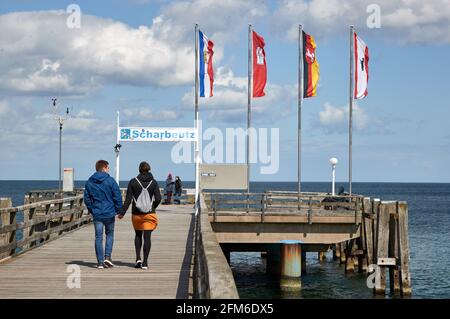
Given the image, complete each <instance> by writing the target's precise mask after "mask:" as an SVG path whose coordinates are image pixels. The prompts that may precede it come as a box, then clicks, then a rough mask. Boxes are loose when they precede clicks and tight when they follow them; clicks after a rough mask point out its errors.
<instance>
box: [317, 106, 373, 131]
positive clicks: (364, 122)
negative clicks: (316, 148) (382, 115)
mask: <svg viewBox="0 0 450 319" xmlns="http://www.w3.org/2000/svg"><path fill="white" fill-rule="evenodd" d="M348 121H349V107H348V105H346V106H342V107H336V106H333V105H331V104H330V103H325V104H324V109H323V110H322V111H320V112H319V119H318V122H319V124H320V126H321V127H322V128H323V129H324V130H325V131H326V132H327V133H346V132H348ZM370 122H371V121H370V119H369V116H368V115H367V113H366V111H365V110H364V109H362V108H360V107H359V106H358V105H357V104H354V105H353V129H354V130H356V131H364V130H366V129H368V128H369V123H370ZM378 124H381V123H378Z"/></svg>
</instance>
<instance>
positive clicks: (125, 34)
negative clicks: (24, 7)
mask: <svg viewBox="0 0 450 319" xmlns="http://www.w3.org/2000/svg"><path fill="white" fill-rule="evenodd" d="M66 17H67V16H66V14H65V12H64V11H42V12H16V13H10V14H5V15H1V16H0V29H1V30H2V37H1V38H0V52H1V59H0V61H1V62H0V72H1V77H0V88H1V89H3V90H5V91H8V92H11V91H12V92H16V93H35V94H40V93H41V94H49V93H59V94H58V95H62V94H82V93H87V92H89V91H90V90H92V89H95V88H98V87H99V86H101V85H103V84H105V83H117V84H131V85H137V86H143V85H154V86H170V85H179V84H185V83H188V82H190V81H191V80H192V76H193V75H192V68H193V48H192V46H179V45H178V43H176V42H173V41H168V38H167V35H168V33H171V32H172V31H173V25H172V24H171V22H167V21H166V20H165V18H164V17H163V16H159V17H156V18H155V19H154V20H153V24H152V26H151V27H146V26H141V27H139V28H136V29H135V28H131V27H129V26H127V25H126V24H124V23H121V22H116V21H112V20H109V19H104V18H99V17H94V16H89V15H83V20H82V26H81V28H80V29H69V28H67V27H66V26H65V19H66Z"/></svg>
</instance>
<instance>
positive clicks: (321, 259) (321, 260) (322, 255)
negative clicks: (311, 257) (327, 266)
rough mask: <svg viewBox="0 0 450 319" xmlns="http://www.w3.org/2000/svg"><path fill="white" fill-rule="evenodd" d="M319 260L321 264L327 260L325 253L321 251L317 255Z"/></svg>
mask: <svg viewBox="0 0 450 319" xmlns="http://www.w3.org/2000/svg"><path fill="white" fill-rule="evenodd" d="M317 258H318V259H319V262H323V261H325V260H326V259H327V258H326V256H325V252H324V251H319V252H318V253H317Z"/></svg>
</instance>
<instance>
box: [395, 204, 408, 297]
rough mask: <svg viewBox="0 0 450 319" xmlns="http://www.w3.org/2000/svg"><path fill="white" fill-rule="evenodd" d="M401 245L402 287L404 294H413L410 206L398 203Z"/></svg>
mask: <svg viewBox="0 0 450 319" xmlns="http://www.w3.org/2000/svg"><path fill="white" fill-rule="evenodd" d="M397 213H398V226H399V228H398V229H399V232H398V233H399V236H398V240H399V246H400V253H399V257H400V289H401V294H402V296H411V274H410V272H409V242H408V206H407V204H406V202H398V203H397Z"/></svg>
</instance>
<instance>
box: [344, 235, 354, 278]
mask: <svg viewBox="0 0 450 319" xmlns="http://www.w3.org/2000/svg"><path fill="white" fill-rule="evenodd" d="M354 241H355V240H354V239H350V240H348V241H346V242H345V257H346V258H345V273H346V274H349V273H353V272H355V258H354V256H353V254H352V250H353V244H354Z"/></svg>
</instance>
